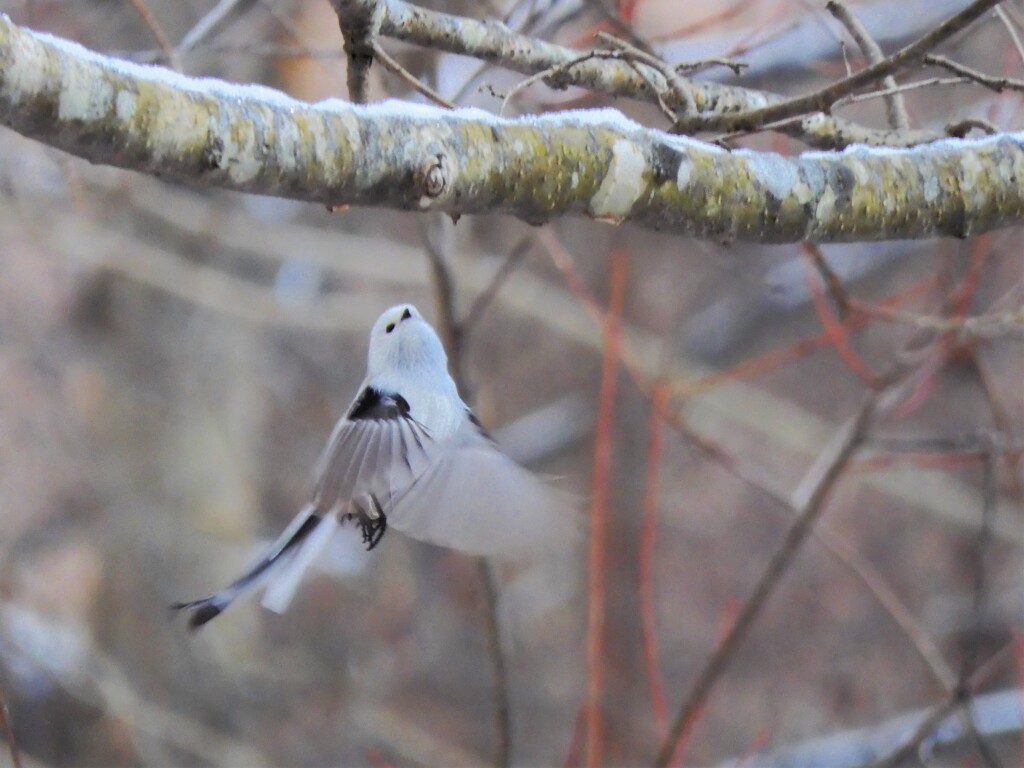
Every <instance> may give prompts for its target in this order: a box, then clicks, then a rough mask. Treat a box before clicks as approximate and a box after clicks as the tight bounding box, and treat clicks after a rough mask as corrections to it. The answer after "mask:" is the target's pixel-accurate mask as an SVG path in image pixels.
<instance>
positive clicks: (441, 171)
mask: <svg viewBox="0 0 1024 768" xmlns="http://www.w3.org/2000/svg"><path fill="white" fill-rule="evenodd" d="M418 182H419V183H418V186H419V188H420V190H421V191H422V194H421V195H420V207H421V208H427V207H429V206H430V204H431V203H432V202H433V201H434V200H436V199H437V198H439V197H441V196H442V195H443V194H444V193H445V191H446V190H447V189H448V187H449V185H450V184H451V170H450V168H449V165H448V157H447V155H444V154H438V155H436V156H435V157H434V158H433V159H432V160H431V161H430V162H429V163H428V164H427V166H426V167H425V168H424V169H423V171H422V172H421V174H420V179H419V180H418Z"/></svg>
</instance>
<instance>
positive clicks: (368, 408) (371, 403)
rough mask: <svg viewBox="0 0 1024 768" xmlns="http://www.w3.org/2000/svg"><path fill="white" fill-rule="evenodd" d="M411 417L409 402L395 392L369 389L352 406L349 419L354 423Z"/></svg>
mask: <svg viewBox="0 0 1024 768" xmlns="http://www.w3.org/2000/svg"><path fill="white" fill-rule="evenodd" d="M408 415H409V401H408V400H406V399H405V398H404V397H402V396H401V395H399V394H398V393H395V392H390V393H389V392H381V391H380V390H378V389H374V388H373V387H367V388H366V389H364V390H363V393H362V394H361V395H359V399H358V400H356V401H355V403H354V404H353V405H352V409H351V410H350V411H349V412H348V418H350V419H351V420H353V421H359V420H360V419H375V420H382V419H397V418H398V417H400V416H408Z"/></svg>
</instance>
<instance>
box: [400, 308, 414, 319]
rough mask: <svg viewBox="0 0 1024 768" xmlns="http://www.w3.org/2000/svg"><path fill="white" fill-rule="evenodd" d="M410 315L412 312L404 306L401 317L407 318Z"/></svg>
mask: <svg viewBox="0 0 1024 768" xmlns="http://www.w3.org/2000/svg"><path fill="white" fill-rule="evenodd" d="M410 317H412V312H410V311H409V308H408V307H406V308H405V312H403V313H402V319H403V320H408V319H409V318H410Z"/></svg>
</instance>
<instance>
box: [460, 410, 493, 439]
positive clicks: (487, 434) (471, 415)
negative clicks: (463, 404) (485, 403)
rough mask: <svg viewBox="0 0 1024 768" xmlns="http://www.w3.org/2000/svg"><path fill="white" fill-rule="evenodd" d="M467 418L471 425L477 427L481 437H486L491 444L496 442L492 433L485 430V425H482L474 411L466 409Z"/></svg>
mask: <svg viewBox="0 0 1024 768" xmlns="http://www.w3.org/2000/svg"><path fill="white" fill-rule="evenodd" d="M466 416H468V417H469V423H470V424H472V425H473V426H474V427H476V430H477V432H479V433H480V434H481V435H483V436H484V437H486V438H487V439H488V440H490V441H491V442H494V438H493V437H491V433H490V432H488V431H487V430H486V429H484V425H483V424H481V423H480V419H478V418H477V417H476V414H475V413H473V411H471V410H470V409H469V408H467V409H466Z"/></svg>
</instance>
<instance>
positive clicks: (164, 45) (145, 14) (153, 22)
mask: <svg viewBox="0 0 1024 768" xmlns="http://www.w3.org/2000/svg"><path fill="white" fill-rule="evenodd" d="M128 2H129V3H131V6H132V8H134V9H135V12H136V13H137V14H139V16H140V17H141V18H142V23H143V24H145V25H146V28H147V29H148V30H149V33H150V34H151V35H153V39H154V40H156V44H157V45H158V46H160V51H161V52H162V53H163V55H164V58H165V59H166V60H167V63H168V64H170V66H171V69H173V70H174V71H175V72H181V59H180V58H179V57H178V54H177V52H176V51H175V50H174V46H172V45H171V41H170V40H169V39H168V38H167V33H166V32H164V29H163V27H162V26H160V22H159V21H157V18H156V16H154V15H153V12H152V11H151V10H150V8H149V6H148V5H146V0H128Z"/></svg>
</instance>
